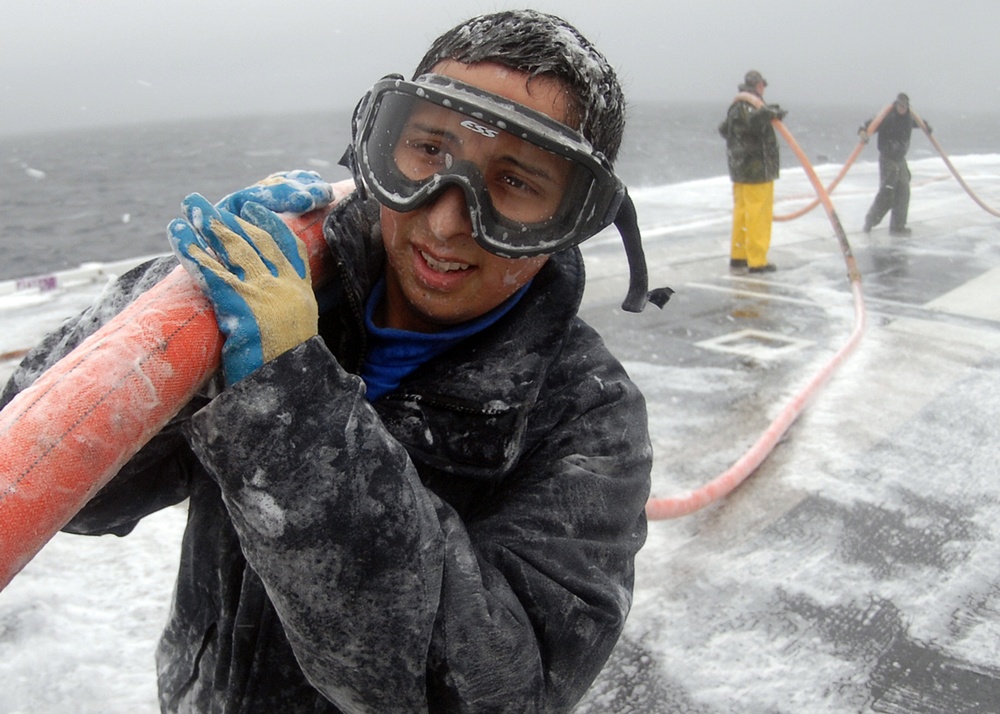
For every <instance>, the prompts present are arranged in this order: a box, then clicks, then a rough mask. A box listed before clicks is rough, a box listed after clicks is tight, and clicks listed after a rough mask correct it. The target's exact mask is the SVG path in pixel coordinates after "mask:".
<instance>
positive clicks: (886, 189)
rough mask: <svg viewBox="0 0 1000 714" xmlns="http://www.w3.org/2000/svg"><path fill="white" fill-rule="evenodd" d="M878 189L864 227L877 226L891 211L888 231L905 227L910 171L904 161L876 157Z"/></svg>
mask: <svg viewBox="0 0 1000 714" xmlns="http://www.w3.org/2000/svg"><path fill="white" fill-rule="evenodd" d="M878 175H879V189H878V194H876V196H875V201H874V203H872V207H871V208H869V209H868V215H867V216H866V217H865V225H866V226H867V227H868V228H871V227H872V226H877V225H878V224H879V221H881V220H882V219H883V218H884V217H885V214H886V213H888V212H889V211H890V210H892V215H891V216H890V217H889V230H900V229H902V228H905V227H906V214H907V212H908V211H909V209H910V169H909V167H908V166H907V165H906V159H899V160H898V161H897V160H895V159H887V158H885V157H884V156H881V155H880V156H879V157H878Z"/></svg>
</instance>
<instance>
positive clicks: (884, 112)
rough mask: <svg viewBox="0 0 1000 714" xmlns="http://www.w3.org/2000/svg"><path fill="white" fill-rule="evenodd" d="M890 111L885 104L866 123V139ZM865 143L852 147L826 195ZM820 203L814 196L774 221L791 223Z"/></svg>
mask: <svg viewBox="0 0 1000 714" xmlns="http://www.w3.org/2000/svg"><path fill="white" fill-rule="evenodd" d="M891 109H892V104H886V105H885V106H884V107H882V110H881V111H880V112H879V113H878V114H876V115H875V118H874V119H872V120H871V122H869V123H868V126H867V127H865V134H866V135H867V137H868V138H871V136H872V134H874V133H875V130H876V129H878V127H879V125H880V124H881V123H882V120H883V119H885V117H886V115H887V114H888V113H889V111H890V110H891ZM867 143H868V142H867V141H866V140H864V139H860V140H858V143H857V146H855V147H854V151H852V152H851V155H850V156H848V157H847V161H845V162H844V165H843V166H842V167H841V168H840V173H838V174H837V177H836V178H835V179H834V180H833V181H831V182H830V185H829V186H827V187H826V193H827V194H831V193H833V190H834V189H835V188H837V185H838V184H839V183H840V181H841V179H843V178H844V176H846V175H847V171H848V169H850V168H851V165H852V164H853V163H854V161H855V159H857V158H858V156H860V155H861V150H862V149H864V148H865V144H867ZM821 202H822V197H821V196H819V195H818V196H816V198H815V199H813V201H812V202H811V203H809V205H807V206H803V207H802V208H800V209H799V210H797V211H793V212H792V213H785V214H782V215H780V216H774V220H776V221H791V220H794V219H796V218H801V217H802V216H804V215H806V214H807V213H809V211H811V210H812V209H814V208H816V206H818V205H819V204H820V203H821Z"/></svg>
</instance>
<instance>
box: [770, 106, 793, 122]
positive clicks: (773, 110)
mask: <svg viewBox="0 0 1000 714" xmlns="http://www.w3.org/2000/svg"><path fill="white" fill-rule="evenodd" d="M767 111H768V113H769V114H770V115H771V116H772V117H774V118H775V119H777V120H778V121H781V120H782V119H784V118H785V117H786V116H787V115H788V112H787V111H785V110H784V109H782V108H781V107H780V106H779V105H777V104H768V105H767Z"/></svg>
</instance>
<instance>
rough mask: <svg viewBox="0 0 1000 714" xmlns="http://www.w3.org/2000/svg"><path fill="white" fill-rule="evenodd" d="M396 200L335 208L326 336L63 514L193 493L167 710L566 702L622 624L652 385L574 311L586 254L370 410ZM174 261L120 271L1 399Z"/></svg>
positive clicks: (163, 658) (173, 622)
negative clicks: (372, 293) (381, 221)
mask: <svg viewBox="0 0 1000 714" xmlns="http://www.w3.org/2000/svg"><path fill="white" fill-rule="evenodd" d="M377 215H378V209H377V207H375V206H372V205H367V206H366V205H364V204H363V203H362V202H360V201H356V200H354V199H348V201H347V202H346V203H345V204H343V205H342V206H341V207H340V208H339V209H338V210H337V211H336V212H335V213H334V214H333V215H332V216H331V218H330V220H329V221H328V224H327V226H326V228H327V238H328V241H329V242H330V244H331V249H332V251H333V253H334V254H335V256H336V261H337V263H338V266H339V268H338V271H337V275H336V277H335V279H334V282H333V286H334V288H333V289H332V290H327V291H325V293H324V305H327V307H326V309H325V311H324V313H323V316H322V318H321V335H322V337H316V338H313V339H312V340H309V341H307V342H306V343H303V344H302V345H300V346H298V347H297V348H295V349H293V350H290V351H289V352H287V353H285V354H283V355H281V356H279V357H278V358H276V359H275V360H273V361H272V362H269V363H267V364H266V365H264V367H262V368H261V369H259V370H257V371H256V372H254V373H253V374H252V375H250V376H249V377H247V378H246V379H244V380H243V381H241V382H239V383H238V384H236V385H234V386H232V387H231V388H229V389H227V390H225V391H222V392H221V393H220V394H218V396H216V397H215V398H214V399H211V400H210V399H209V398H208V396H203V397H200V398H199V399H197V400H195V402H193V403H192V404H191V405H189V407H188V408H186V409H185V410H184V412H183V413H182V414H181V415H179V416H178V418H177V419H175V420H174V421H173V422H172V423H171V424H170V425H168V426H167V427H166V428H164V429H163V430H162V432H161V433H160V434H159V435H158V436H156V437H155V438H154V439H153V440H152V441H151V442H150V443H149V444H148V445H147V446H146V447H145V448H143V449H142V450H141V451H140V452H139V453H138V454H137V455H136V456H135V457H134V458H133V459H132V460H131V461H130V462H129V463H128V464H126V466H125V467H123V469H122V470H121V471H120V472H119V474H118V475H117V476H116V477H115V478H114V479H113V480H112V481H111V483H110V484H108V486H106V487H105V488H104V489H103V490H102V491H101V492H100V493H98V494H97V496H95V498H94V499H93V500H92V501H91V502H90V503H89V504H88V505H87V506H86V507H85V508H84V510H83V511H81V513H80V514H78V516H77V517H76V518H75V519H74V520H73V521H72V522H71V523H70V524H69V526H68V528H67V530H69V531H72V532H76V533H88V534H100V533H116V534H119V535H123V534H125V533H128V532H129V531H130V530H131V529H132V528H133V527H134V525H135V523H136V522H137V521H138V520H139V519H140V518H142V517H143V516H144V515H147V514H148V513H151V512H153V511H155V510H157V509H159V508H162V507H164V506H165V505H168V504H172V503H177V502H180V501H181V500H183V499H184V498H189V499H190V502H189V506H188V514H189V515H188V525H187V528H186V531H185V534H184V539H183V546H182V548H183V551H182V557H181V565H180V572H179V575H178V580H177V586H176V590H175V595H174V602H173V606H172V612H171V615H170V620H169V622H168V624H167V627H166V630H165V631H164V633H163V637H162V640H161V642H160V645H159V648H158V652H157V665H158V672H159V685H160V698H161V706H162V708H163V709H164V710H165V711H197V712H268V713H269V714H270V713H272V712H286V713H287V712H313V713H315V712H337V711H343V712H362V711H364V712H369V711H370V712H380V713H382V712H419V711H428V710H429V711H449V712H451V711H455V712H493V711H510V712H533V711H566V710H568V709H570V708H571V707H572V706H573V704H574V703H575V702H577V701H578V700H579V698H580V697H581V696H582V695H583V693H584V692H585V691H586V689H587V687H588V686H589V685H590V683H591V682H592V681H593V679H594V677H595V676H596V675H597V673H598V671H599V670H600V669H601V667H602V666H603V664H604V662H605V661H606V658H607V657H608V655H609V653H610V651H611V649H612V647H613V646H614V644H615V642H616V640H617V638H618V636H619V634H620V632H621V629H622V626H623V622H624V619H625V616H626V614H627V612H628V610H629V606H630V603H631V592H632V583H633V559H634V555H635V553H636V551H637V550H638V549H639V547H640V546H641V545H642V543H643V541H644V538H645V528H646V521H645V516H644V510H643V509H644V504H645V501H646V498H647V495H648V489H649V471H650V461H651V450H650V444H649V437H648V433H647V426H646V411H645V406H644V402H643V399H642V396H641V395H640V394H639V392H638V390H637V389H636V387H635V386H634V385H633V384H632V382H631V381H630V380H629V379H628V377H627V376H626V374H625V372H624V370H623V369H622V367H621V365H620V364H619V363H618V362H617V361H616V360H615V359H614V358H613V357H612V356H611V355H610V354H609V353H608V351H607V350H606V348H605V346H604V345H603V343H602V341H601V339H600V338H599V336H598V335H597V334H596V333H595V332H594V331H593V330H592V329H590V328H589V327H588V326H587V325H585V324H584V323H583V322H581V321H580V320H579V319H578V318H577V317H576V311H577V308H578V305H579V301H580V298H581V295H582V291H583V285H584V273H583V264H582V259H581V256H580V254H579V252H578V251H577V250H576V249H573V250H569V251H565V252H563V253H560V254H558V255H555V256H553V258H552V259H550V260H549V262H548V263H547V265H546V266H545V267H544V268H543V269H542V271H541V272H540V273H539V274H538V275H537V276H536V278H535V280H534V282H533V284H532V285H531V287H530V289H529V291H528V292H527V294H526V295H525V296H524V298H523V299H522V300H521V301H520V302H519V304H518V305H517V306H516V307H514V308H513V309H512V310H511V312H510V313H508V314H507V315H506V316H505V317H504V318H503V319H501V320H500V321H499V322H497V323H496V324H495V325H494V326H493V327H491V328H490V329H488V330H487V331H485V332H483V333H481V334H479V335H476V336H473V337H471V338H469V339H468V340H467V341H466V342H464V343H462V344H461V345H459V346H458V347H456V348H454V349H452V350H451V351H450V352H448V353H446V354H445V355H443V356H442V357H440V358H438V359H437V360H435V361H433V362H432V363H429V364H426V365H424V366H423V367H422V368H420V369H418V370H417V371H416V372H415V373H413V374H412V375H410V376H409V377H407V378H406V379H405V380H404V382H403V384H402V385H401V386H400V387H399V388H398V389H397V390H396V391H394V392H392V393H390V394H388V395H386V396H385V397H383V398H382V399H380V400H378V402H377V403H375V404H374V405H371V404H369V403H368V401H367V400H366V399H365V397H364V385H363V384H362V382H361V380H360V379H359V378H358V377H357V376H355V374H356V372H357V371H358V368H359V366H360V360H361V359H362V358H363V354H364V349H365V348H364V335H363V330H362V324H361V322H360V314H361V313H360V309H361V306H362V305H363V301H364V297H365V296H366V295H367V294H368V292H369V290H370V289H371V287H372V284H373V281H374V280H375V279H376V278H377V276H378V275H379V274H380V273H381V266H382V260H383V253H382V249H381V241H380V239H379V238H378V236H377V233H378V231H377V230H374V228H376V227H377ZM173 264H174V263H173V261H172V259H171V260H168V259H161V260H160V261H158V262H154V263H153V264H151V265H146V266H144V267H141V268H139V269H136V271H133V272H132V273H129V274H128V275H125V276H123V278H122V279H121V280H120V281H119V282H118V284H117V285H116V286H115V288H114V289H113V290H110V291H109V292H108V294H106V295H105V296H104V297H103V303H102V305H103V306H97V307H95V308H93V309H91V310H90V311H88V313H86V314H85V315H83V316H82V317H81V318H79V319H78V320H76V321H74V322H72V323H70V324H67V325H66V326H64V327H63V328H62V329H61V330H60V331H59V333H57V334H54V335H52V336H50V337H49V338H48V339H47V340H46V341H45V342H44V343H43V344H42V345H41V346H40V347H39V348H38V349H37V350H36V351H35V352H33V353H32V354H30V355H29V356H28V357H27V358H26V359H25V362H24V364H23V365H22V367H21V368H20V371H19V372H18V373H17V374H15V376H14V377H13V378H12V380H11V382H10V384H8V388H7V390H6V391H5V393H4V395H3V397H2V400H0V404H5V403H6V402H7V401H9V400H10V399H11V398H12V396H13V394H14V393H15V392H16V391H17V390H18V389H20V388H23V387H24V386H26V384H27V383H28V382H30V381H31V380H32V379H33V378H34V376H36V375H37V374H38V373H39V371H40V370H41V369H42V367H43V366H44V364H46V363H49V362H51V361H53V360H54V359H56V358H57V357H58V356H60V355H61V354H63V353H64V352H65V351H67V350H68V349H69V348H70V347H71V346H72V344H75V343H76V342H78V341H79V340H80V339H82V337H83V336H84V334H85V333H89V332H92V331H93V330H94V329H96V327H97V326H98V325H99V324H100V323H103V322H105V321H106V320H107V319H109V317H110V315H111V314H112V313H114V312H116V311H117V310H120V309H121V307H122V306H123V305H124V304H126V303H127V302H128V301H130V300H131V299H133V298H134V297H135V295H136V294H137V293H139V292H142V291H143V290H145V289H146V288H148V286H149V285H150V284H151V283H153V282H155V281H156V280H157V279H158V278H159V277H160V276H162V275H163V274H164V273H165V272H166V271H167V270H168V269H170V268H171V267H172V266H173ZM109 305H111V306H112V307H110V308H108V306H109ZM345 366H346V367H347V369H345Z"/></svg>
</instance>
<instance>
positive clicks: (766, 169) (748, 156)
mask: <svg viewBox="0 0 1000 714" xmlns="http://www.w3.org/2000/svg"><path fill="white" fill-rule="evenodd" d="M774 116H775V114H774V109H773V108H771V107H769V106H768V105H766V104H765V105H764V106H762V107H760V108H759V109H758V108H756V107H754V106H753V105H752V104H750V102H747V101H742V100H738V101H734V102H733V103H732V104H731V105H730V106H729V111H728V112H727V113H726V118H725V120H724V121H723V122H722V123H721V124H720V125H719V134H720V135H721V136H722V137H723V138H724V139H725V140H726V160H727V164H728V166H729V178H730V179H731V180H732V181H733V182H734V183H769V182H771V181H775V180H777V179H778V174H779V172H780V156H779V154H778V138H777V137H776V136H775V134H774V127H773V126H771V119H773V118H774Z"/></svg>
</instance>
